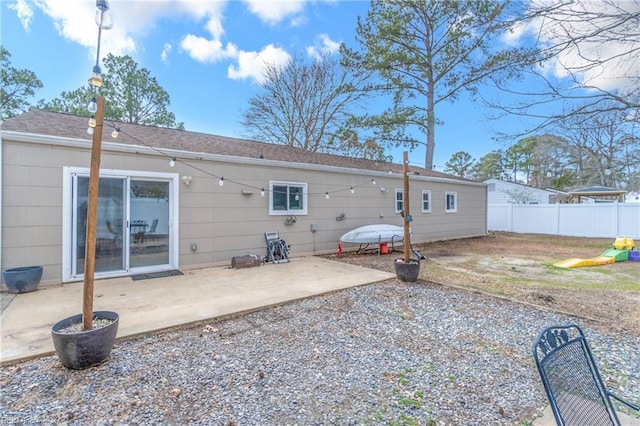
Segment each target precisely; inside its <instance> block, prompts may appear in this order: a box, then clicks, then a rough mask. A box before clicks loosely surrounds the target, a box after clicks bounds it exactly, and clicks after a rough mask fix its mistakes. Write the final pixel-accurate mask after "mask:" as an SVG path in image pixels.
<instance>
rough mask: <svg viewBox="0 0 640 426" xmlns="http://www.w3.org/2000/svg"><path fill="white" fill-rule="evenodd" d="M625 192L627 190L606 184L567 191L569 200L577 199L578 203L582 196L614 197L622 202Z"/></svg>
mask: <svg viewBox="0 0 640 426" xmlns="http://www.w3.org/2000/svg"><path fill="white" fill-rule="evenodd" d="M626 193H627V191H623V190H620V189H615V188H609V187H607V186H589V187H587V188H580V189H576V190H573V191H571V192H569V201H570V202H571V201H573V200H577V202H578V203H579V202H580V199H581V198H583V197H585V198H586V197H615V198H617V199H618V200H619V201H620V202H624V194H626Z"/></svg>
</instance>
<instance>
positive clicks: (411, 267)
mask: <svg viewBox="0 0 640 426" xmlns="http://www.w3.org/2000/svg"><path fill="white" fill-rule="evenodd" d="M393 265H394V267H395V269H396V276H397V277H398V279H399V280H400V281H405V282H408V283H413V282H416V280H417V279H418V275H419V274H420V262H414V261H411V262H409V263H404V262H403V261H400V262H398V261H395V262H393Z"/></svg>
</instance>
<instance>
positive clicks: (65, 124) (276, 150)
mask: <svg viewBox="0 0 640 426" xmlns="http://www.w3.org/2000/svg"><path fill="white" fill-rule="evenodd" d="M106 123H108V124H109V125H105V126H104V128H103V140H104V141H109V142H116V143H120V144H124V145H145V146H149V147H154V148H157V149H159V150H162V149H172V150H180V151H186V152H191V153H204V154H218V155H228V156H235V157H246V158H264V159H267V160H278V161H287V162H296V163H307V164H318V165H326V166H334V167H344V168H354V169H364V170H371V171H381V172H388V171H389V170H391V171H393V172H395V173H402V165H401V164H396V163H390V162H381V161H373V160H365V159H361V158H353V157H344V156H340V155H331V154H323V153H317V152H309V151H306V150H304V149H301V148H296V147H290V146H285V145H276V144H270V143H264V142H257V141H252V140H246V139H238V138H231V137H226V136H216V135H209V134H205V133H198V132H189V131H185V130H176V129H167V128H163V127H154V126H144V125H139V124H128V123H122V122H113V121H110V120H109V121H107V122H106ZM112 126H115V127H117V128H118V129H119V130H120V134H119V135H118V138H117V139H116V140H114V139H112V138H111V132H112V131H113V127H112ZM86 129H87V117H82V116H77V115H71V114H64V113H58V112H51V111H45V110H39V109H33V110H31V111H28V112H26V113H24V114H21V115H19V116H17V117H13V118H10V119H7V120H6V121H4V122H3V123H2V130H6V131H14V132H21V133H31V134H38V135H48V136H56V137H61V138H70V139H85V140H90V136H89V135H88V134H87V132H86ZM410 170H411V171H412V172H414V173H417V174H420V175H423V176H431V177H439V178H447V179H456V180H466V179H463V178H460V177H458V176H453V175H449V174H446V173H441V172H437V171H432V170H427V169H424V168H420V167H414V166H410Z"/></svg>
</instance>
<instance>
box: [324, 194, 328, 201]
mask: <svg viewBox="0 0 640 426" xmlns="http://www.w3.org/2000/svg"><path fill="white" fill-rule="evenodd" d="M324 198H326V199H327V200H328V199H329V193H328V192H325V193H324Z"/></svg>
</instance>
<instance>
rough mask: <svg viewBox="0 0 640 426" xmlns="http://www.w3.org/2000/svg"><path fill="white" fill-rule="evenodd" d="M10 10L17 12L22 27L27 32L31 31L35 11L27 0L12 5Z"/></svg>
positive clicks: (20, 0)
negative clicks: (30, 26)
mask: <svg viewBox="0 0 640 426" xmlns="http://www.w3.org/2000/svg"><path fill="white" fill-rule="evenodd" d="M8 8H9V9H11V10H15V11H16V15H18V19H20V22H21V23H22V27H23V28H24V29H25V30H26V31H29V25H30V24H31V18H32V17H33V9H32V8H31V6H30V5H29V4H28V3H27V2H26V0H18V1H17V2H15V3H11V4H9V6H8Z"/></svg>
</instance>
